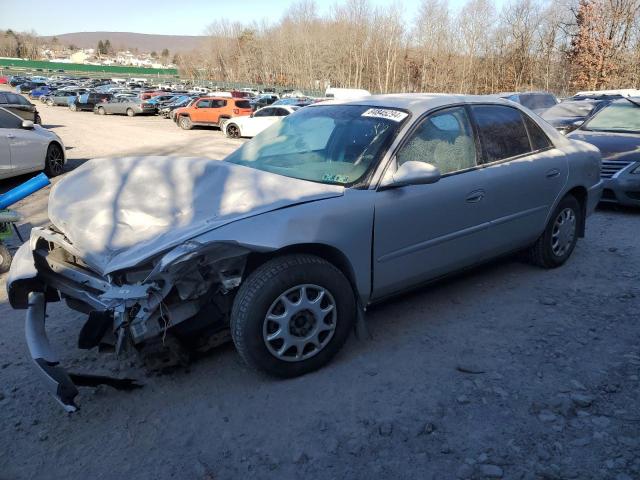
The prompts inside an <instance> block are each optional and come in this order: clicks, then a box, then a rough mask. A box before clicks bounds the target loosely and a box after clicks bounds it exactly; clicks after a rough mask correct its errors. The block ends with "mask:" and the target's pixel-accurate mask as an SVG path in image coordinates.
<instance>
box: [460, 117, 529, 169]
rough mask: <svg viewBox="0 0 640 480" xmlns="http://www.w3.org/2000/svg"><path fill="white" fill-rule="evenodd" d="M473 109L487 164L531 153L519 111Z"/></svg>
mask: <svg viewBox="0 0 640 480" xmlns="http://www.w3.org/2000/svg"><path fill="white" fill-rule="evenodd" d="M471 109H472V111H473V115H474V117H475V120H476V123H477V125H478V132H479V134H480V140H481V142H482V146H483V148H484V153H485V161H486V162H487V163H491V162H497V161H499V160H504V159H507V158H512V157H517V156H520V155H525V154H527V153H530V152H531V145H530V143H529V135H528V134H527V129H526V128H525V124H524V119H523V118H522V115H521V114H520V111H519V110H517V109H515V108H511V107H504V106H501V105H473V106H472V107H471Z"/></svg>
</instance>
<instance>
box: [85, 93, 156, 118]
mask: <svg viewBox="0 0 640 480" xmlns="http://www.w3.org/2000/svg"><path fill="white" fill-rule="evenodd" d="M93 112H94V113H96V114H98V115H107V114H120V115H127V116H129V117H135V116H136V115H153V114H154V113H156V107H154V106H153V105H150V104H148V103H147V102H143V101H142V100H140V99H139V98H127V97H120V98H112V99H110V100H109V101H106V102H102V103H98V104H96V106H95V107H94V108H93Z"/></svg>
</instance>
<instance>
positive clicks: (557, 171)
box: [7, 95, 602, 411]
mask: <svg viewBox="0 0 640 480" xmlns="http://www.w3.org/2000/svg"><path fill="white" fill-rule="evenodd" d="M178 163H179V167H180V168H176V165H178ZM599 170H600V153H599V152H598V150H597V149H596V148H595V147H593V146H592V145H589V144H587V143H584V142H575V141H572V140H570V139H568V138H566V137H565V136H563V135H561V134H559V133H558V132H557V131H555V130H554V129H553V128H552V127H551V126H550V125H548V124H547V123H546V122H544V121H542V120H541V119H539V118H537V117H531V116H529V114H528V112H527V111H525V110H524V109H522V108H521V107H520V106H518V105H514V104H512V103H508V102H504V101H502V100H499V99H495V98H491V97H472V96H469V97H464V96H446V95H438V96H430V95H388V96H386V95H385V96H374V97H368V98H366V99H362V100H360V101H354V102H348V103H347V102H345V103H340V104H328V103H327V104H316V105H311V106H309V107H305V108H303V109H300V110H299V111H297V112H296V113H295V114H294V115H290V116H288V117H286V118H284V119H283V120H282V122H280V123H278V124H276V125H273V126H271V127H270V128H268V129H266V130H264V131H263V132H262V133H260V134H259V135H257V136H256V137H255V138H254V139H253V140H250V141H248V142H246V143H245V144H244V145H242V146H241V147H240V148H239V149H237V150H236V151H235V152H233V153H232V154H231V155H229V156H228V157H227V158H226V159H225V160H224V161H218V160H211V159H207V158H183V159H180V161H179V162H176V158H175V157H128V158H120V159H117V158H116V159H114V158H109V159H98V160H91V161H88V162H86V163H84V164H83V165H81V166H80V167H78V168H77V169H75V170H74V171H73V172H71V173H69V174H68V175H66V176H65V177H64V178H63V179H62V180H61V181H59V182H57V183H56V184H55V185H54V186H53V188H52V190H51V194H50V197H49V210H48V213H49V218H50V220H51V222H52V224H53V225H52V226H51V227H35V228H33V229H32V231H31V239H30V241H29V242H27V243H26V244H25V245H23V246H22V247H21V248H20V249H19V250H18V252H17V254H16V256H15V259H14V262H13V265H12V267H11V272H10V274H9V277H8V279H7V289H8V298H9V302H10V303H11V305H12V306H13V307H14V308H18V309H26V310H27V321H26V322H25V328H26V330H27V332H26V337H27V339H29V341H28V342H27V345H28V347H29V350H30V353H31V356H32V358H33V359H34V361H35V365H36V367H37V368H38V369H39V370H40V373H41V374H42V376H43V377H44V378H45V380H46V382H45V385H46V387H47V388H48V389H49V391H50V392H51V393H52V394H53V395H54V396H55V397H56V398H57V399H58V400H59V402H60V403H61V404H62V405H63V406H64V407H65V409H66V410H67V411H73V410H75V409H76V405H75V403H74V398H75V396H76V395H77V393H78V391H77V388H76V387H75V385H74V383H73V381H72V379H71V378H70V377H69V376H68V375H67V373H66V372H65V370H64V369H63V367H62V365H61V364H60V363H59V360H58V358H56V357H55V356H54V354H53V353H52V351H53V350H52V349H51V346H50V345H49V341H48V339H47V336H46V332H45V311H46V304H47V303H48V302H55V301H58V300H59V299H60V298H61V296H62V297H63V298H65V299H66V301H67V305H68V306H69V307H70V308H73V309H75V310H77V311H79V312H84V313H85V314H86V313H88V312H90V313H89V317H88V319H87V322H86V324H85V325H84V326H83V327H82V328H81V329H80V332H81V333H80V336H79V338H78V345H79V346H80V347H81V348H86V349H91V348H95V347H97V346H98V345H103V346H105V347H108V346H112V347H114V348H117V349H121V348H122V346H123V344H124V343H125V342H126V343H127V344H129V345H130V346H131V347H132V349H133V350H135V351H138V352H139V353H140V355H141V356H142V358H143V360H144V361H145V362H147V365H148V366H149V367H150V368H151V367H155V368H158V367H159V366H161V365H172V364H173V365H175V364H177V363H178V362H179V361H180V360H181V359H184V358H185V352H186V351H188V349H206V348H211V346H212V345H216V344H218V343H220V341H221V338H224V332H225V331H229V332H230V334H231V337H232V339H233V341H234V343H235V345H236V348H237V350H238V352H239V353H240V356H241V357H242V358H243V359H244V360H245V362H246V363H247V364H249V365H250V366H252V367H254V368H257V369H259V370H262V371H264V372H266V373H268V374H271V375H274V376H279V377H294V376H297V375H302V374H305V373H308V372H311V371H313V370H315V369H318V368H320V367H322V366H323V365H324V364H326V363H327V362H328V361H329V360H330V359H331V358H332V357H334V355H335V354H336V353H337V352H338V350H340V348H341V347H342V346H343V345H344V343H345V341H346V339H347V336H348V335H349V334H350V332H351V331H352V330H353V326H354V325H355V324H356V319H357V318H359V320H358V322H359V323H360V324H361V323H362V322H363V321H364V320H363V319H364V315H365V310H364V309H365V307H367V306H368V305H370V304H372V303H375V302H378V301H382V300H384V299H387V298H389V297H390V296H392V295H395V294H399V293H402V292H405V291H407V289H411V288H415V287H416V286H418V285H421V284H423V283H424V282H428V281H433V280H435V279H437V278H440V277H442V276H443V275H446V274H450V273H453V272H457V271H460V270H461V269H464V268H468V267H470V266H472V265H476V264H479V263H482V262H485V261H488V260H489V259H491V258H494V257H496V256H500V255H505V254H508V253H510V252H514V251H519V250H523V249H524V250H526V251H528V254H529V257H530V259H531V260H532V262H533V263H535V264H537V265H540V266H542V267H545V268H553V267H558V266H560V265H562V264H563V263H565V262H566V261H567V260H568V259H569V257H570V256H571V253H572V252H573V250H574V247H575V245H576V242H577V240H578V237H581V236H582V235H584V232H585V224H586V220H587V216H588V215H589V214H590V213H591V212H592V211H593V209H594V208H595V206H596V204H597V202H598V199H599V197H600V193H601V189H602V181H601V180H600V177H599ZM105 178H108V179H109V181H108V182H105V181H104V179H105ZM150 192H153V195H152V197H150ZM74 378H77V377H74Z"/></svg>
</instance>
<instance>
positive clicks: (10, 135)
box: [7, 133, 16, 138]
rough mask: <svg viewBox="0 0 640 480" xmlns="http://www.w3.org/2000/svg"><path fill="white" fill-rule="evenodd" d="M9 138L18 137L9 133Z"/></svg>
mask: <svg viewBox="0 0 640 480" xmlns="http://www.w3.org/2000/svg"><path fill="white" fill-rule="evenodd" d="M7 138H16V136H15V135H14V134H13V133H7Z"/></svg>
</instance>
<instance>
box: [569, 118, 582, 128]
mask: <svg viewBox="0 0 640 480" xmlns="http://www.w3.org/2000/svg"><path fill="white" fill-rule="evenodd" d="M583 124H584V120H576V121H575V122H573V123H572V124H571V125H573V126H574V127H575V128H578V127H581V126H582V125H583Z"/></svg>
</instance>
